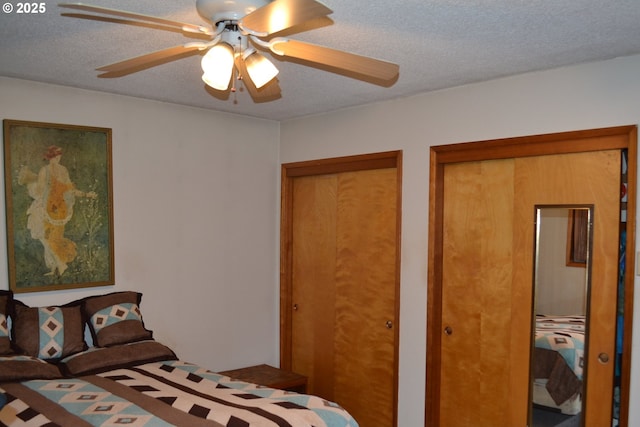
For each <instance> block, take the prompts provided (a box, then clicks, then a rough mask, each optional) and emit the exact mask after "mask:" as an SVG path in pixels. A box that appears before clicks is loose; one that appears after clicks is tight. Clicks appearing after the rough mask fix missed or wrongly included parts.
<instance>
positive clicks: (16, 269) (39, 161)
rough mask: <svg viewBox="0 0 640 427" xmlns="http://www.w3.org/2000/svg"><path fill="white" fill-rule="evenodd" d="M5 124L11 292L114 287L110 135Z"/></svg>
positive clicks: (50, 125)
mask: <svg viewBox="0 0 640 427" xmlns="http://www.w3.org/2000/svg"><path fill="white" fill-rule="evenodd" d="M3 125H4V178H5V208H6V218H7V253H8V264H9V266H8V267H9V287H10V289H11V290H13V291H14V292H16V293H20V292H40V291H52V290H61V289H73V288H84V287H91V286H108V285H113V284H114V261H113V247H114V246H113V194H112V164H111V129H108V128H99V127H87V126H76V125H64V124H54V123H41V122H29V121H19V120H4V121H3Z"/></svg>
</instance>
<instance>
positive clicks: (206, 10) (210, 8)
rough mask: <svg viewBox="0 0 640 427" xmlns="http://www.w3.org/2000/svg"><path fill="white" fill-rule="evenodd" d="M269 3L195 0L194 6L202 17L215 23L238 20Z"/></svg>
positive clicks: (259, 1) (238, 0)
mask: <svg viewBox="0 0 640 427" xmlns="http://www.w3.org/2000/svg"><path fill="white" fill-rule="evenodd" d="M269 3H270V1H269V0H197V2H196V8H197V9H198V13H199V14H200V15H201V16H202V17H203V18H205V19H207V20H209V21H211V22H212V23H213V24H217V23H218V22H221V21H237V20H240V19H242V18H244V17H245V16H246V15H248V14H250V13H251V12H253V11H254V10H256V9H258V8H260V7H262V6H265V5H267V4H269Z"/></svg>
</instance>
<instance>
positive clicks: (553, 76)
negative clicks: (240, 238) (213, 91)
mask: <svg viewBox="0 0 640 427" xmlns="http://www.w3.org/2000/svg"><path fill="white" fill-rule="evenodd" d="M401 70H402V67H401ZM380 90H384V89H380ZM639 120H640V56H634V57H626V58H618V59H614V60H611V61H606V62H600V63H592V64H586V65H581V66H576V67H567V68H562V69H557V70H552V71H546V72H537V73H532V74H526V75H521V76H515V77H510V78H503V79H499V80H494V81H490V82H485V83H479V84H474V85H469V86H464V87H459V88H455V89H450V90H444V91H439V92H434V93H429V94H423V95H417V96H414V97H411V98H408V99H399V100H395V101H391V102H385V103H380V104H375V105H369V106H365V107H359V108H353V109H347V110H343V111H339V112H335V113H331V114H326V115H318V116H313V117H306V118H302V119H297V120H291V121H287V122H284V123H282V125H281V142H280V158H281V161H282V162H284V163H286V162H294V161H301V160H311V159H318V158H327V157H336V156H344V155H352V154H362V153H371V152H379V151H387V150H397V149H401V150H403V151H404V165H403V169H404V176H403V190H402V191H403V197H402V199H403V210H402V227H403V231H402V267H401V268H402V270H401V277H402V279H401V295H400V310H401V313H400V328H401V329H400V384H399V388H400V390H399V423H398V425H399V426H402V427H418V426H423V425H424V395H425V360H426V359H425V357H426V356H425V354H426V353H425V351H426V350H425V348H426V316H427V314H426V295H427V224H428V198H429V147H430V146H432V145H442V144H450V143H457V142H468V141H479V140H486V139H494V138H503V137H514V136H523V135H534V134H542V133H551V132H561V131H571V130H579V129H592V128H600V127H609V126H619V125H634V124H637V123H638V121H639ZM631 259H633V258H631ZM638 282H639V281H638V280H636V287H638V289H640V284H639V283H638ZM635 297H636V301H635V306H636V307H638V309H640V292H636V294H635ZM634 324H635V326H634V329H635V333H634V339H633V351H634V355H633V364H632V380H631V383H632V387H631V402H638V401H639V400H640V370H639V369H640V316H636V318H635V319H634ZM629 425H631V426H637V425H640V408H638V406H637V405H632V406H631V413H630V423H629Z"/></svg>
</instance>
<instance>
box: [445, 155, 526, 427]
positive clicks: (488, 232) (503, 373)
mask: <svg viewBox="0 0 640 427" xmlns="http://www.w3.org/2000/svg"><path fill="white" fill-rule="evenodd" d="M513 169H514V162H513V160H493V161H484V162H468V163H458V164H450V165H446V166H445V176H444V194H445V195H446V196H445V197H444V224H443V226H444V230H443V233H444V236H443V270H442V271H443V286H442V288H443V293H442V312H443V319H442V322H443V323H442V325H443V328H444V329H445V330H443V331H442V334H443V335H442V348H441V352H442V353H441V360H442V367H441V381H442V382H441V390H440V393H441V400H440V414H441V422H440V426H441V427H468V426H474V427H501V426H502V427H514V426H515V425H516V424H515V423H514V420H513V419H511V418H510V417H511V414H510V411H509V410H508V405H509V402H511V401H512V390H511V381H510V376H511V372H512V371H513V370H514V369H526V370H527V372H528V366H525V367H524V368H521V367H517V366H512V365H511V363H510V361H511V358H510V353H511V351H512V345H511V338H512V337H511V332H512V321H513V318H512V309H511V308H512V305H513V302H512V268H513V267H512V265H513V259H514V256H515V255H516V254H514V253H513V251H512V244H513V242H512V238H513V231H512V223H513V204H514V201H513V197H514V191H513V173H514V172H513ZM517 256H527V255H526V254H517ZM530 324H531V323H530V321H529V322H528V323H527V324H525V325H522V326H523V329H522V330H523V331H525V333H526V331H527V330H528V329H527V326H529V327H530ZM524 351H525V352H526V351H527V350H524Z"/></svg>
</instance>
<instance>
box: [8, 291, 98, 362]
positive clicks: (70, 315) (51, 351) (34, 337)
mask: <svg viewBox="0 0 640 427" xmlns="http://www.w3.org/2000/svg"><path fill="white" fill-rule="evenodd" d="M11 321H12V330H13V344H14V345H15V347H16V350H18V351H19V352H20V353H24V354H27V355H29V356H33V357H37V358H40V359H43V360H48V361H57V360H59V359H61V358H63V357H66V356H69V355H70V354H73V353H77V352H80V351H83V350H86V348H87V344H86V343H85V342H84V321H83V318H82V311H81V310H80V302H79V301H77V302H73V303H69V304H67V305H63V306H50V307H29V306H27V305H25V304H24V303H22V302H21V301H18V300H14V314H13V317H12V319H11Z"/></svg>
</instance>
